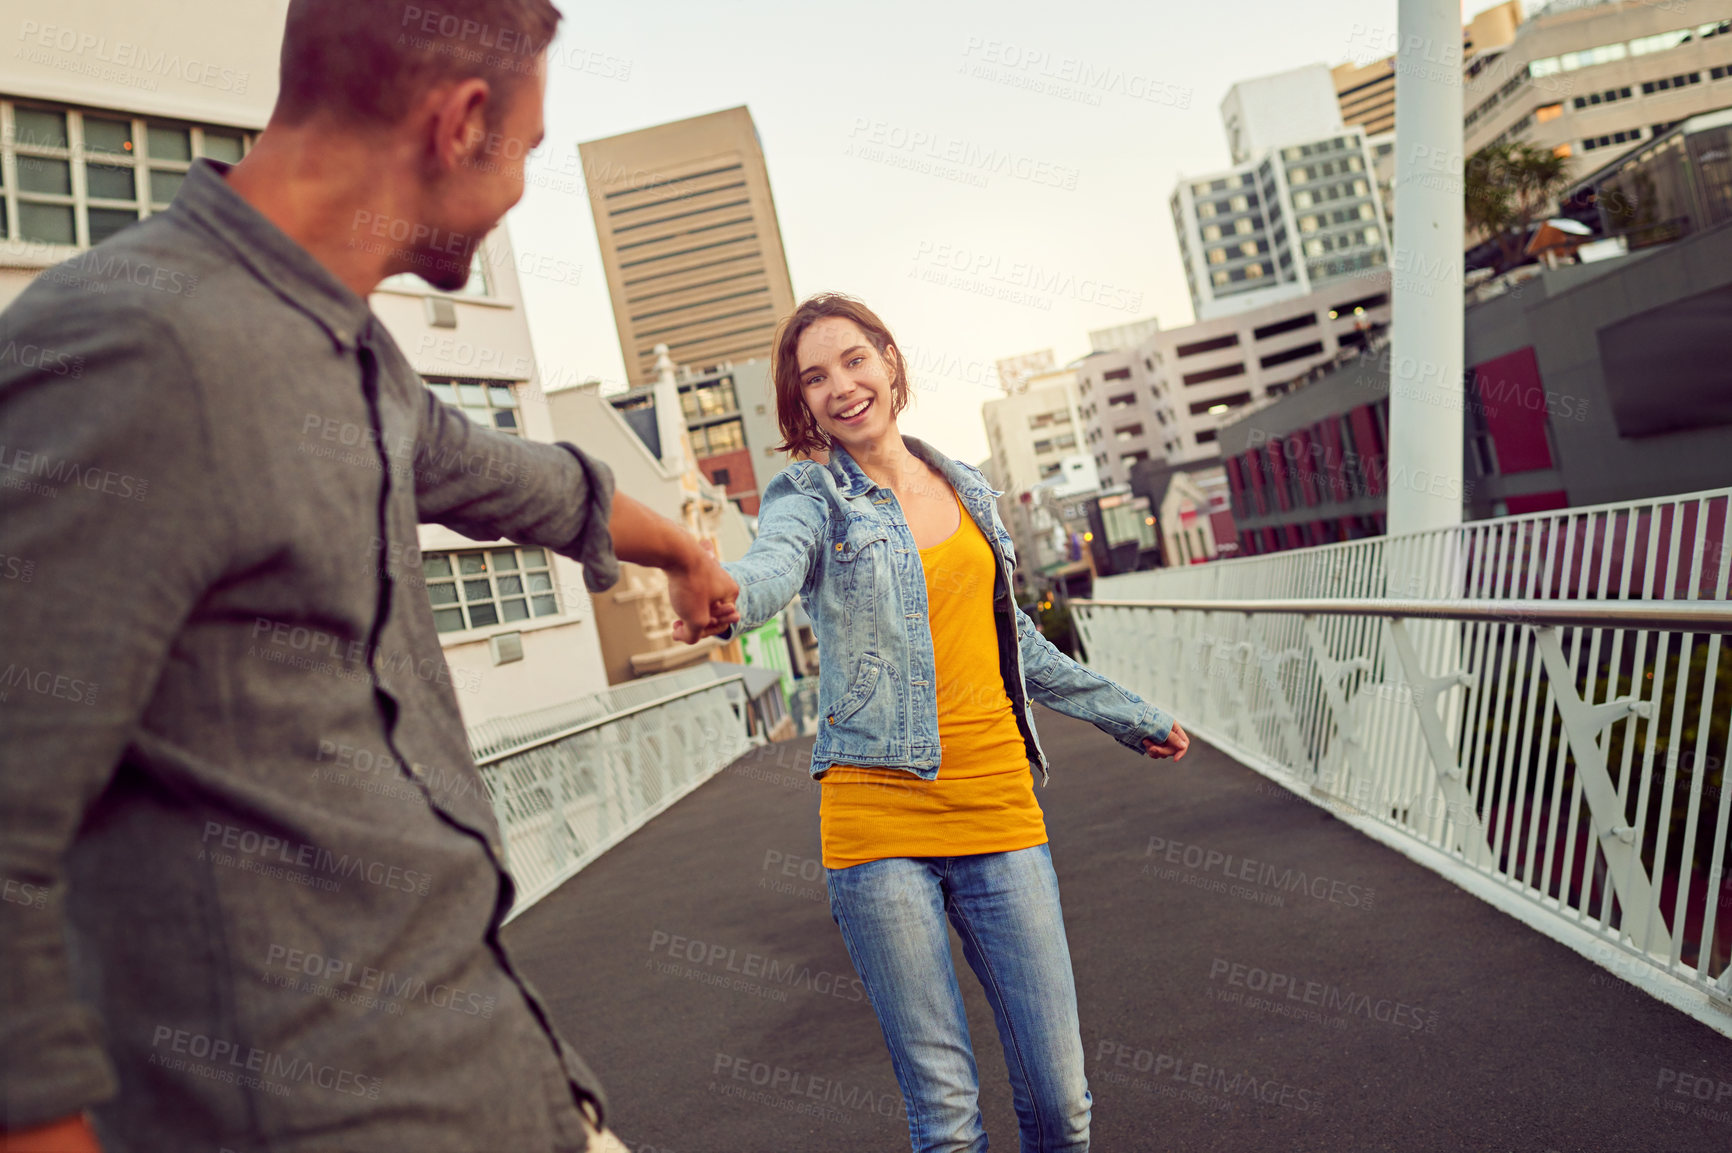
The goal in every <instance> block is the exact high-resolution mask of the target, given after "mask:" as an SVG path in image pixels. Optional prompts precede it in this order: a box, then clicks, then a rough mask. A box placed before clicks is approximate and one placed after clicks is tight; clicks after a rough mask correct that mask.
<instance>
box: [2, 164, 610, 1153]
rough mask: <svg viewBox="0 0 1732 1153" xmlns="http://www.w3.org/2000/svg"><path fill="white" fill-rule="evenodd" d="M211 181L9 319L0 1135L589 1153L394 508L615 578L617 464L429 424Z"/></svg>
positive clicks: (219, 168) (570, 1060)
mask: <svg viewBox="0 0 1732 1153" xmlns="http://www.w3.org/2000/svg"><path fill="white" fill-rule="evenodd" d="M225 171H226V166H224V165H220V164H216V163H211V162H207V161H200V162H198V163H196V164H195V165H194V166H193V169H192V172H191V173H190V174H189V176H188V178H187V181H186V183H185V185H184V186H183V187H182V188H181V190H180V193H179V195H178V197H177V198H176V200H175V203H174V206H173V207H172V208H171V209H169V210H168V211H167V212H165V213H161V214H158V215H156V216H153V217H152V218H151V219H149V220H147V221H144V222H142V223H140V224H138V225H136V226H134V227H131V228H128V229H127V230H126V231H125V232H123V233H121V234H120V235H119V236H117V237H115V238H114V239H112V240H110V241H108V242H107V243H104V244H102V245H99V246H98V247H96V248H94V249H92V250H91V251H89V252H87V253H85V254H83V255H81V256H79V257H77V258H75V259H73V260H71V261H68V262H67V263H65V264H62V265H60V266H58V267H56V268H53V269H50V270H47V271H45V272H43V273H42V274H41V275H40V276H39V277H38V278H37V279H36V281H35V282H34V283H33V284H32V285H31V286H30V288H29V289H28V290H27V291H26V292H25V293H24V294H23V295H22V296H21V297H20V298H19V299H18V300H17V301H16V302H15V303H14V304H13V305H12V306H11V307H10V308H8V309H7V310H6V311H5V312H4V313H3V314H0V622H3V623H0V630H3V631H0V663H3V664H4V673H3V675H0V757H3V758H4V769H3V770H0V798H3V805H0V884H3V886H4V890H5V892H4V897H5V900H4V902H0V988H3V990H4V992H3V996H4V1019H3V1021H0V1109H3V1110H4V1112H3V1114H0V1127H5V1128H21V1127H26V1126H29V1125H33V1124H37V1123H41V1122H45V1121H49V1120H52V1119H55V1118H58V1117H64V1116H67V1115H70V1114H74V1113H77V1112H78V1111H79V1110H80V1109H85V1108H92V1107H94V1109H95V1116H96V1119H97V1123H98V1131H99V1134H100V1136H101V1138H102V1140H103V1141H104V1142H105V1144H106V1147H107V1149H108V1150H110V1151H111V1153H119V1151H123V1150H150V1151H159V1150H177V1151H181V1150H187V1151H190V1150H208V1151H210V1153H216V1150H218V1149H220V1148H224V1147H226V1148H229V1149H232V1150H236V1151H241V1153H246V1151H252V1150H264V1149H270V1150H273V1151H277V1153H284V1151H291V1150H294V1151H299V1150H313V1149H319V1150H333V1149H336V1150H356V1151H365V1153H388V1151H392V1150H405V1151H409V1150H412V1151H414V1153H435V1151H437V1150H452V1151H459V1150H460V1151H465V1153H472V1151H475V1150H483V1149H485V1150H507V1149H509V1150H513V1151H518V1150H544V1149H546V1150H554V1149H581V1148H583V1147H584V1139H583V1136H582V1132H581V1128H580V1114H579V1109H580V1107H581V1106H582V1105H583V1104H584V1103H585V1102H587V1101H588V1100H590V1099H598V1098H599V1089H598V1087H597V1085H596V1082H595V1079H594V1077H593V1076H591V1074H590V1073H589V1071H588V1070H587V1069H586V1068H585V1067H584V1065H583V1063H582V1062H581V1060H580V1059H579V1058H578V1057H577V1055H576V1054H575V1053H574V1052H573V1051H572V1050H571V1049H570V1048H569V1047H568V1046H566V1045H565V1044H564V1043H563V1042H562V1041H561V1040H560V1039H559V1038H558V1037H557V1036H556V1034H555V1033H554V1030H553V1028H552V1026H551V1024H550V1023H549V1019H548V1014H547V1010H546V1008H545V1007H544V1006H543V1005H542V1003H541V1002H540V1001H539V1000H538V999H537V997H536V995H535V994H534V993H533V992H532V991H531V990H530V989H529V988H528V987H527V986H526V984H525V982H524V981H523V979H522V978H521V977H520V976H519V975H518V974H517V973H516V971H515V970H514V968H513V966H512V962H511V959H510V958H509V957H508V956H507V955H506V952H505V950H504V948H503V947H502V946H501V944H500V939H499V927H500V922H501V919H502V917H503V915H504V913H505V911H506V910H507V908H508V907H509V905H510V903H511V899H512V887H511V883H510V881H509V879H508V878H507V877H506V875H505V873H504V872H503V870H502V860H501V849H500V843H499V832H498V827H497V824H496V822H495V820H494V816H493V811H492V807H491V805H490V803H489V800H488V795H487V792H486V789H485V787H484V785H483V784H482V781H481V778H480V776H479V774H478V773H477V770H476V768H475V765H474V762H473V761H472V759H471V757H470V753H469V746H468V743H467V741H466V739H465V734H464V726H463V723H462V720H461V718H460V716H459V713H458V708H457V697H456V693H455V691H454V686H453V684H452V683H451V676H450V673H449V670H448V669H447V666H446V663H445V659H444V656H443V654H442V653H441V651H440V647H439V638H438V635H437V633H436V632H435V630H434V626H433V617H432V612H431V608H430V606H429V603H428V597H427V592H426V590H425V588H424V587H423V586H422V584H421V583H420V561H419V554H418V552H417V549H416V525H417V524H419V523H423V522H427V523H437V524H443V525H447V526H449V527H451V528H453V529H456V530H457V531H459V532H461V533H464V534H466V535H468V536H470V537H473V538H476V539H478V540H496V539H499V538H507V539H510V540H512V541H516V542H518V543H520V544H523V545H530V546H536V545H538V546H541V547H544V548H548V549H551V550H553V551H554V552H557V553H560V554H561V555H564V556H568V557H572V558H574V559H576V560H579V561H581V562H582V563H583V564H584V566H585V579H586V580H587V581H588V583H589V586H590V588H591V589H592V590H596V589H601V588H606V587H607V586H608V585H610V584H612V583H613V581H614V579H615V577H616V575H617V569H616V562H615V560H614V556H613V543H612V540H611V538H610V536H609V534H608V530H607V521H608V515H609V510H610V508H611V503H612V499H613V479H612V474H611V473H610V472H609V471H608V469H607V468H606V466H604V465H602V464H599V463H597V462H596V461H594V460H592V459H590V458H589V457H587V456H585V455H584V454H583V453H582V452H580V451H578V450H577V449H576V448H574V447H572V446H570V445H557V446H556V445H550V444H537V443H534V442H531V441H526V440H522V439H519V438H516V437H512V436H507V435H505V434H502V433H499V432H496V431H494V430H491V429H484V428H481V427H479V426H477V425H474V424H472V423H470V422H469V421H468V420H467V419H466V418H465V417H464V416H463V415H462V414H461V413H459V412H458V411H456V410H455V409H453V408H450V407H448V406H446V405H444V404H441V403H440V402H439V401H438V400H437V399H436V398H435V397H434V396H433V394H432V393H431V392H429V391H428V390H427V388H426V386H425V385H424V384H423V383H422V381H421V379H420V378H419V377H418V376H417V375H416V373H415V371H414V370H413V369H412V368H410V366H409V364H408V362H407V361H406V360H405V359H404V357H403V354H402V353H401V352H400V351H399V350H398V348H397V346H396V344H395V343H393V341H392V339H391V337H390V336H389V335H388V334H387V333H386V331H385V329H384V327H383V326H382V325H381V324H380V323H379V321H378V320H377V318H375V317H374V316H373V314H372V313H371V311H370V310H369V309H368V307H367V304H366V302H365V301H362V300H360V299H358V298H357V297H356V296H355V295H354V294H353V293H352V292H350V291H349V290H348V289H347V288H346V287H344V286H343V285H342V284H341V283H340V282H339V281H337V280H336V279H335V278H334V277H333V276H332V275H331V274H330V273H329V272H327V271H326V270H325V269H324V268H323V267H322V266H321V265H319V264H318V263H317V262H316V261H315V260H314V259H313V258H312V256H311V255H310V254H308V253H307V252H306V251H305V250H304V249H302V248H301V247H300V246H299V245H297V244H296V243H295V242H293V241H292V240H290V239H289V238H288V237H287V236H286V235H284V234H283V233H282V232H281V231H279V230H278V229H277V228H276V227H275V226H273V225H272V224H271V223H270V222H269V221H267V220H266V219H265V218H264V217H263V216H262V215H260V214H259V213H258V212H256V211H255V210H254V209H253V208H252V207H251V206H250V205H248V204H247V203H246V202H245V201H243V200H242V199H241V198H240V197H239V196H237V195H236V194H235V193H234V192H232V191H231V190H230V189H229V187H228V185H227V184H226V182H225V181H224V178H223V174H224V173H225ZM598 1104H599V1101H598Z"/></svg>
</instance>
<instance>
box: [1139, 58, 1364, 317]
mask: <svg viewBox="0 0 1732 1153" xmlns="http://www.w3.org/2000/svg"><path fill="white" fill-rule="evenodd" d="M1221 113H1222V119H1223V123H1224V126H1225V128H1226V132H1227V137H1228V141H1229V145H1230V148H1231V151H1232V154H1233V166H1232V167H1231V168H1227V169H1224V170H1221V171H1218V172H1213V173H1208V174H1205V175H1202V176H1192V177H1184V178H1181V179H1180V180H1179V181H1178V183H1177V185H1176V186H1175V187H1174V189H1173V193H1172V196H1171V197H1170V198H1169V206H1170V208H1171V210H1172V214H1173V229H1174V232H1175V233H1176V234H1177V236H1178V240H1179V254H1180V257H1181V259H1182V261H1183V263H1184V266H1185V283H1186V285H1187V287H1188V288H1189V289H1190V293H1191V306H1192V308H1193V309H1194V310H1195V312H1196V315H1197V318H1198V319H1199V320H1213V319H1216V318H1218V317H1222V316H1227V315H1230V314H1232V313H1234V312H1241V311H1245V310H1248V309H1256V308H1260V307H1262V306H1264V305H1266V304H1269V303H1271V302H1274V301H1278V300H1292V299H1297V298H1300V297H1304V296H1308V295H1310V294H1311V293H1312V292H1314V291H1317V290H1321V289H1328V288H1330V287H1331V286H1333V285H1335V284H1337V283H1339V282H1341V281H1345V280H1351V279H1353V278H1356V277H1360V276H1362V275H1364V273H1366V272H1367V271H1371V270H1375V269H1377V268H1382V267H1386V266H1387V265H1388V263H1389V230H1388V223H1387V221H1386V220H1385V218H1384V212H1383V204H1382V197H1381V196H1380V195H1379V193H1378V189H1377V185H1376V179H1375V177H1374V175H1373V171H1374V168H1375V160H1374V157H1373V155H1372V152H1371V148H1370V145H1369V142H1368V140H1367V137H1366V133H1365V130H1364V129H1363V128H1361V127H1359V126H1357V125H1354V126H1352V127H1347V126H1344V125H1343V124H1342V121H1341V106H1340V103H1339V101H1338V99H1337V97H1336V93H1335V84H1334V80H1333V78H1332V77H1331V74H1330V71H1329V69H1328V68H1327V67H1325V66H1324V65H1321V64H1315V65H1311V66H1308V67H1305V68H1299V69H1295V70H1294V71H1291V72H1283V73H1280V74H1278V75H1275V76H1266V77H1259V78H1257V79H1254V80H1247V81H1242V82H1241V83H1239V84H1235V85H1234V86H1233V87H1232V88H1231V89H1230V90H1229V91H1228V93H1227V97H1226V99H1225V100H1223V101H1222V105H1221Z"/></svg>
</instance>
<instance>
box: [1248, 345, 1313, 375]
mask: <svg viewBox="0 0 1732 1153" xmlns="http://www.w3.org/2000/svg"><path fill="white" fill-rule="evenodd" d="M1322 353H1323V342H1322V341H1317V340H1314V341H1312V342H1311V343H1310V344H1301V345H1300V346H1298V347H1297V348H1289V349H1285V350H1283V351H1281V352H1273V353H1270V354H1269V355H1268V356H1265V357H1262V358H1260V359H1259V360H1258V362H1257V363H1258V365H1259V367H1262V368H1274V367H1275V366H1276V365H1281V364H1286V363H1288V362H1289V361H1294V360H1303V359H1304V358H1305V357H1307V356H1320V355H1322Z"/></svg>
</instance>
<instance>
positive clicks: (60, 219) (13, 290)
mask: <svg viewBox="0 0 1732 1153" xmlns="http://www.w3.org/2000/svg"><path fill="white" fill-rule="evenodd" d="M15 7H17V6H15ZM286 8H287V4H286V2H285V0H263V2H262V3H255V4H250V5H239V4H234V3H231V2H228V0H189V2H188V3H186V4H183V5H181V6H180V8H179V10H178V12H177V15H176V17H175V18H174V19H173V20H166V19H164V18H163V17H162V15H161V14H160V13H159V12H158V11H157V10H156V9H154V8H153V7H152V6H150V5H133V6H127V5H117V4H114V3H111V2H98V0H63V2H57V3H54V4H48V3H43V2H39V0H27V2H26V3H25V4H24V5H22V9H23V10H22V11H21V12H19V13H18V15H19V19H18V20H17V22H16V29H17V39H16V41H15V42H14V45H13V47H14V49H15V50H16V51H15V52H9V58H8V60H7V70H6V73H5V75H4V77H3V78H0V307H3V306H4V305H6V304H7V303H10V302H11V300H12V299H14V298H15V297H16V296H17V295H18V294H19V293H20V292H22V291H23V290H24V288H25V287H26V286H27V285H28V284H29V282H30V281H31V279H32V278H34V277H35V276H36V275H37V274H38V273H39V272H41V271H42V270H43V269H45V268H49V267H51V266H53V265H55V264H58V263H60V262H61V261H63V260H66V259H68V258H70V257H72V256H75V255H77V254H78V253H80V252H82V251H84V250H85V249H86V248H87V247H88V246H90V245H92V244H96V243H99V242H100V241H102V240H103V239H106V238H107V237H109V236H112V235H113V234H114V233H116V232H118V231H119V230H120V229H122V228H124V227H126V226H127V225H128V224H131V223H134V222H136V221H138V220H140V219H143V218H145V217H148V216H150V215H151V214H152V213H154V212H159V211H162V210H163V209H165V208H166V207H167V206H168V204H169V202H170V200H172V198H173V196H174V193H175V191H176V190H177V189H178V188H179V186H180V183H181V181H182V180H183V179H184V175H185V172H186V170H187V168H188V167H189V165H190V163H191V162H192V160H193V159H195V158H197V157H207V156H208V157H213V158H216V159H220V160H227V161H236V160H239V159H241V157H242V156H243V155H245V153H246V150H247V149H248V148H250V147H251V145H252V141H253V139H254V137H255V136H256V135H257V133H258V132H259V130H261V129H262V128H263V127H264V124H265V122H266V120H267V118H268V116H269V113H270V109H271V106H272V104H273V103H274V101H275V99H276V90H277V53H278V48H279V45H280V39H279V36H280V29H281V28H282V25H283V16H284V12H285V10H286ZM11 27H12V26H11V25H9V29H10V28H11ZM476 264H477V267H476V270H475V273H474V275H472V277H471V280H470V283H469V285H468V286H467V287H466V288H465V289H464V290H463V291H462V292H460V293H441V292H436V291H434V290H432V289H430V288H428V287H427V285H426V284H425V282H423V281H421V280H420V279H419V278H416V277H408V276H405V277H397V278H393V280H391V281H388V282H387V283H386V284H384V285H381V286H380V289H379V291H378V292H377V293H375V294H374V296H373V297H372V299H371V301H370V304H371V305H372V308H373V311H374V312H375V313H376V314H377V315H378V316H379V318H380V319H381V320H382V321H383V322H384V323H385V325H386V327H387V328H388V329H389V330H390V332H391V335H392V336H393V337H394V338H395V339H396V341H397V343H398V344H399V345H400V346H401V348H402V349H403V351H404V353H405V354H406V355H407V356H408V358H409V361H410V363H411V364H413V365H414V366H415V368H416V369H417V370H418V371H420V372H421V373H422V375H423V376H424V377H425V378H426V380H427V383H428V385H429V386H430V387H431V388H432V389H433V391H434V392H435V394H436V395H438V396H439V398H440V399H441V400H443V401H445V402H446V403H448V404H451V405H454V406H456V407H458V408H460V409H461V410H462V411H463V412H464V413H465V414H466V415H467V416H469V417H470V418H471V419H474V420H476V421H478V422H480V423H483V424H486V425H488V426H490V427H493V428H497V429H499V430H501V431H504V432H507V433H510V434H511V435H515V436H525V437H529V438H531V439H534V440H552V439H553V426H552V421H551V419H550V417H549V413H548V406H547V402H546V399H545V397H544V396H543V395H542V392H541V388H540V385H539V382H538V378H537V374H536V363H535V353H534V349H533V347H532V345H531V342H530V337H529V327H528V323H527V320H526V318H525V315H524V309H523V296H522V291H521V285H520V283H519V279H518V269H519V266H520V265H519V256H518V254H517V253H516V251H515V250H514V248H513V246H512V242H511V237H510V235H509V233H508V231H507V229H506V228H505V227H504V226H503V225H502V226H501V227H500V228H498V229H497V230H496V231H495V232H494V233H493V234H492V235H491V236H489V237H488V238H487V240H486V242H485V244H484V245H483V249H482V252H481V254H480V255H479V256H478V258H477V262H476ZM530 266H531V265H528V264H526V265H524V267H530ZM586 447H594V446H590V445H587V444H586ZM418 562H419V563H418V567H419V570H420V571H419V575H418V576H417V575H416V573H415V570H416V568H417V558H415V557H407V558H404V557H396V558H388V557H383V556H375V557H357V558H355V563H356V564H360V565H367V566H371V567H387V566H388V567H389V568H390V569H391V570H392V571H394V572H396V573H397V574H398V581H399V587H400V588H402V589H404V590H409V589H413V590H414V591H415V592H416V593H418V594H419V595H425V596H427V597H428V598H429V599H430V601H431V607H432V610H433V615H434V621H435V624H436V626H437V627H438V629H439V631H440V634H441V641H442V643H443V646H444V650H445V657H446V660H447V662H448V663H449V664H450V666H451V669H452V679H453V681H454V683H455V684H457V685H458V686H459V689H460V691H458V693H457V699H458V704H459V706H460V707H461V709H462V712H463V716H464V720H465V721H466V723H468V724H470V725H475V724H477V723H479V722H481V721H484V720H489V719H493V718H496V717H499V716H503V715H510V714H515V713H522V712H526V711H529V710H533V709H537V708H541V707H544V706H548V705H553V704H558V703H561V702H564V701H568V700H571V699H573V698H575V697H580V696H583V695H586V694H588V693H591V692H595V691H598V690H601V689H605V688H606V687H607V678H606V675H605V673H604V671H603V665H602V658H601V648H600V643H599V640H598V637H597V633H596V628H595V625H594V622H593V619H592V618H593V613H592V610H591V604H590V600H589V597H588V594H587V592H586V591H585V589H584V584H583V573H582V568H581V566H579V565H577V564H576V563H575V562H571V561H568V560H566V559H565V558H563V557H557V556H554V555H553V554H552V553H550V552H548V551H547V550H545V549H538V548H519V547H516V546H514V545H512V544H511V543H510V542H508V541H474V540H470V539H469V538H468V537H465V536H462V535H460V534H458V533H456V532H453V531H452V530H450V529H446V528H443V527H439V526H425V525H424V526H422V528H421V532H420V556H419V558H418ZM405 568H407V570H408V572H407V574H405V573H404V569H405Z"/></svg>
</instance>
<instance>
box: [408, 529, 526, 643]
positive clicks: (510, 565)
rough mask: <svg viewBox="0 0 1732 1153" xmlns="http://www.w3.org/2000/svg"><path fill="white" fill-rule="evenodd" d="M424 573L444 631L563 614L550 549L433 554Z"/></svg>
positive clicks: (436, 624)
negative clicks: (554, 580)
mask: <svg viewBox="0 0 1732 1153" xmlns="http://www.w3.org/2000/svg"><path fill="white" fill-rule="evenodd" d="M421 576H422V579H423V580H424V581H425V583H426V585H427V599H428V600H429V601H430V602H431V603H432V605H433V627H434V628H436V629H438V630H439V631H440V632H442V633H455V632H462V631H463V630H464V629H480V628H486V627H488V626H489V625H497V624H510V623H511V622H512V621H522V620H529V619H530V618H531V617H548V616H557V615H558V613H559V597H558V596H557V594H555V592H554V589H553V572H552V567H551V558H550V556H549V554H548V552H547V550H546V549H539V548H493V549H475V550H473V551H464V552H435V553H428V554H427V555H425V556H423V557H422V558H421Z"/></svg>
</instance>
